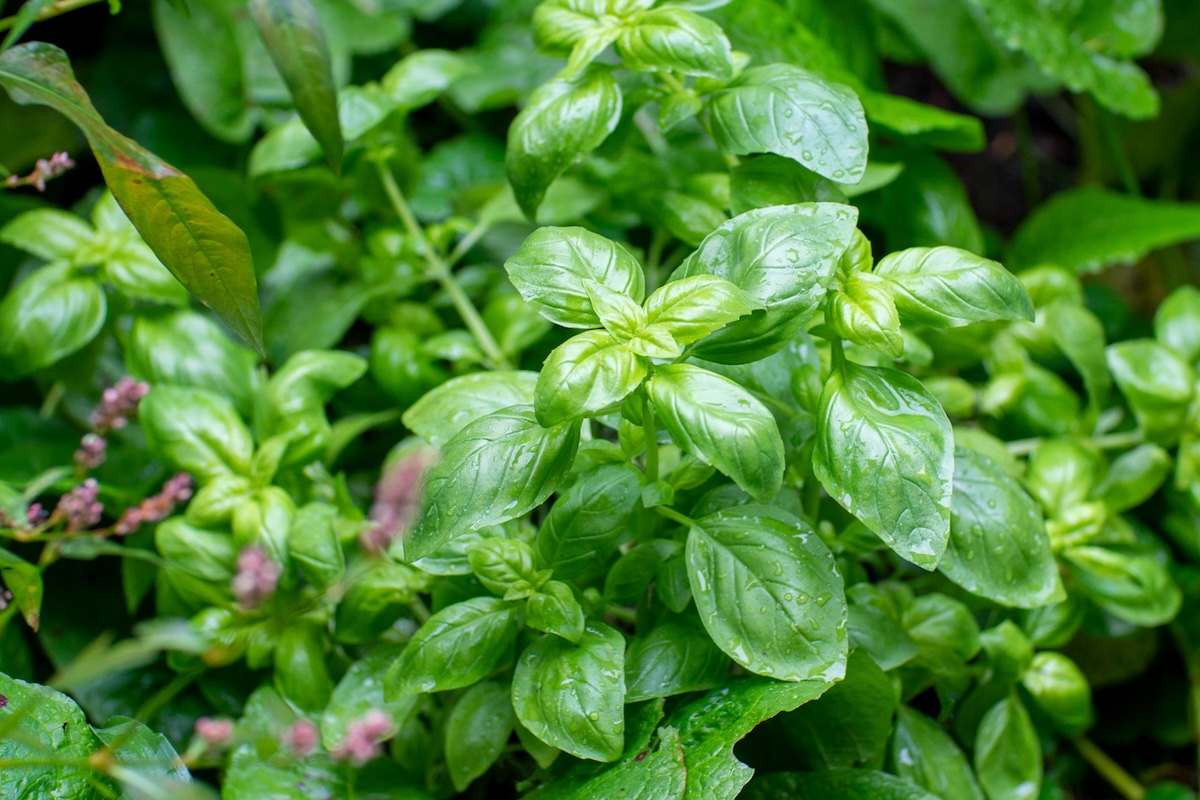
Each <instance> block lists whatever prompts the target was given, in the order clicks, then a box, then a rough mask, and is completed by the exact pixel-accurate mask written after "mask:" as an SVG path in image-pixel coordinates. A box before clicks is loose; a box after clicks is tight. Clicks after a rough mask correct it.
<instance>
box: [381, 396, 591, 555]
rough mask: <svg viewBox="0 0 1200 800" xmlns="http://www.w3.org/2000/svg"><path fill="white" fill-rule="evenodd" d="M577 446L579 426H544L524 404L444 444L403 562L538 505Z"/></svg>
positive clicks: (470, 427) (428, 477) (427, 483)
mask: <svg viewBox="0 0 1200 800" xmlns="http://www.w3.org/2000/svg"><path fill="white" fill-rule="evenodd" d="M578 445H579V425H578V423H564V424H561V425H555V426H554V427H552V428H543V427H542V426H541V425H539V424H538V421H537V420H536V419H535V418H534V415H533V409H532V408H529V407H525V406H512V407H510V408H506V409H501V410H500V411H495V412H492V413H491V414H488V415H487V416H486V417H482V418H481V419H478V420H476V421H475V422H472V423H471V424H470V425H468V426H467V427H465V428H463V429H462V430H461V431H459V432H458V433H457V434H455V435H454V437H453V438H452V439H451V440H450V441H448V442H447V443H446V445H445V447H443V448H442V459H441V461H440V462H438V464H437V465H436V466H434V467H433V468H432V469H430V470H429V472H428V474H427V475H426V478H425V491H424V497H423V502H422V506H423V508H422V514H421V519H420V521H419V522H418V524H417V526H416V528H415V529H414V530H413V531H412V532H411V533H410V534H409V535H408V536H407V537H406V538H405V539H404V540H403V546H404V558H405V560H407V561H409V562H410V563H411V562H412V561H415V560H416V559H418V558H421V557H422V556H426V555H429V554H430V553H432V552H434V551H435V550H437V549H438V548H439V547H441V546H442V545H443V544H444V543H446V542H447V541H449V540H451V539H453V538H454V537H455V536H458V535H459V534H461V533H466V532H467V531H472V530H479V529H480V528H485V527H487V526H489V525H498V524H500V523H501V522H506V521H508V520H510V519H516V518H517V517H519V516H522V515H523V514H526V513H528V512H529V511H531V510H532V509H534V508H536V507H537V506H539V505H541V504H542V502H544V501H545V500H546V498H547V497H549V496H550V493H551V492H553V491H554V488H555V487H556V486H557V485H558V484H559V482H560V481H562V480H563V478H565V477H566V475H567V471H568V470H569V469H570V468H571V462H572V461H573V460H574V458H575V449H576V447H578Z"/></svg>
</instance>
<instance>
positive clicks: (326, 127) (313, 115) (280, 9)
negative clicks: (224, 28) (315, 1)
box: [249, 0, 345, 172]
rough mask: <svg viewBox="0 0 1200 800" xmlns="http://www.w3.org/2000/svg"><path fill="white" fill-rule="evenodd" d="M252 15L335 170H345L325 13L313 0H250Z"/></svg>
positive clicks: (303, 116) (303, 114) (291, 92)
mask: <svg viewBox="0 0 1200 800" xmlns="http://www.w3.org/2000/svg"><path fill="white" fill-rule="evenodd" d="M249 10H250V16H251V17H252V18H253V19H254V24H255V25H256V26H257V27H258V33H259V35H260V36H262V40H263V43H264V44H265V45H266V46H267V52H268V53H269V54H270V55H271V61H273V62H274V64H275V66H276V68H278V70H279V74H280V75H281V76H282V77H283V81H284V83H286V84H287V87H288V92H289V93H290V94H291V95H292V100H293V101H294V102H295V104H296V110H297V111H298V112H299V113H300V119H302V120H303V121H304V125H305V127H307V128H308V129H309V130H310V131H312V134H313V136H314V137H316V140H317V141H318V142H320V143H321V150H323V151H324V153H325V160H326V161H328V162H329V166H330V167H331V168H332V169H333V171H334V172H341V169H342V151H343V148H344V147H345V144H344V142H343V141H342V128H341V125H340V124H339V122H338V103H337V86H336V84H335V83H334V80H333V65H332V63H331V62H330V60H329V45H328V44H327V43H326V41H325V29H324V28H323V27H322V25H321V17H320V16H319V15H318V14H317V10H316V9H315V8H313V5H312V2H311V0H250V5H249Z"/></svg>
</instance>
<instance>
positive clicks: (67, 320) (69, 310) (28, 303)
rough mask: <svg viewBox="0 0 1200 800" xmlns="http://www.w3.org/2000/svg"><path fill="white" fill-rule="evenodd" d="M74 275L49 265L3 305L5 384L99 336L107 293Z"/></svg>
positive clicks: (0, 365)
mask: <svg viewBox="0 0 1200 800" xmlns="http://www.w3.org/2000/svg"><path fill="white" fill-rule="evenodd" d="M9 52H12V51H9ZM73 273H74V268H73V267H70V266H68V265H66V264H57V263H54V264H48V265H46V266H44V267H42V268H40V269H38V270H37V271H36V272H34V273H32V274H30V275H29V276H27V277H26V278H25V279H24V280H22V281H21V282H20V283H19V284H17V285H16V287H15V288H13V289H12V290H11V291H9V292H8V293H6V294H5V296H4V300H3V301H0V376H3V377H4V379H5V380H6V381H14V380H16V379H18V378H23V377H25V376H26V375H29V374H30V373H32V372H36V371H38V370H40V369H45V368H46V367H49V366H52V365H54V364H56V363H58V362H59V361H61V360H62V359H64V358H66V357H67V356H69V355H71V354H72V353H75V352H77V351H78V350H80V349H81V348H83V347H84V346H85V345H87V343H88V342H90V341H92V339H94V338H96V334H97V333H99V332H100V328H101V327H102V326H103V325H104V318H105V316H106V315H107V313H108V304H107V302H106V301H105V298H104V292H103V291H102V290H101V289H100V287H99V286H97V285H96V282H95V281H92V280H88V279H86V278H81V277H74V275H73Z"/></svg>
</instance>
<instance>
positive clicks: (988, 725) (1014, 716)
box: [975, 694, 1042, 800]
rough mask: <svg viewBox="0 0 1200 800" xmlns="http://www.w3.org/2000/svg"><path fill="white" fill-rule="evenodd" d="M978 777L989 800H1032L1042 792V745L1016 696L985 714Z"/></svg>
mask: <svg viewBox="0 0 1200 800" xmlns="http://www.w3.org/2000/svg"><path fill="white" fill-rule="evenodd" d="M975 774H976V775H978V776H979V783H980V785H982V786H983V790H984V792H986V793H987V796H988V798H989V800H1001V798H1004V800H1009V799H1010V798H1011V800H1032V799H1033V798H1035V797H1037V796H1038V793H1039V792H1040V791H1041V787H1042V746H1041V742H1040V741H1039V740H1038V735H1037V731H1036V730H1034V727H1033V723H1032V722H1031V721H1030V719H1029V712H1027V711H1026V710H1025V706H1023V705H1021V701H1020V700H1019V699H1017V696H1016V695H1015V694H1010V695H1009V696H1008V697H1007V698H1005V699H1004V700H1001V701H1000V702H999V703H997V704H996V705H994V706H992V707H991V709H989V710H988V712H987V713H986V714H984V715H983V720H982V721H980V723H979V732H978V733H977V734H976V736H975Z"/></svg>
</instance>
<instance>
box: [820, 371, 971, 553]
mask: <svg viewBox="0 0 1200 800" xmlns="http://www.w3.org/2000/svg"><path fill="white" fill-rule="evenodd" d="M813 470H814V472H815V473H816V475H817V479H818V480H820V482H821V484H822V485H823V486H824V487H825V491H827V492H829V494H830V496H831V497H833V499H834V500H836V501H837V502H838V503H839V504H840V505H841V506H842V508H844V509H846V510H847V511H849V512H850V513H851V514H853V515H854V516H856V517H858V518H859V519H860V520H862V522H863V524H865V525H866V526H867V528H869V529H870V530H871V531H872V532H873V533H875V534H876V535H877V536H879V537H880V538H881V539H883V540H884V541H885V542H887V544H888V546H889V547H891V548H892V549H893V550H895V551H896V552H897V553H898V554H900V555H901V556H902V557H904V558H905V559H907V560H909V561H911V562H912V563H914V564H916V565H917V566H919V567H921V568H923V569H928V570H932V569H934V568H935V567H936V566H937V565H938V562H939V561H941V558H942V554H943V553H944V552H945V550H946V543H947V541H948V538H949V534H950V495H951V490H952V483H951V481H952V478H953V474H954V436H953V434H952V432H951V430H950V420H948V419H947V418H946V414H945V412H943V411H942V408H941V406H939V405H938V403H937V400H935V399H934V398H933V396H932V395H930V394H929V391H928V390H927V389H926V388H925V387H924V386H922V385H921V383H920V381H918V380H916V379H915V378H913V377H911V376H909V375H905V374H904V373H902V372H897V371H895V370H890V369H876V368H872V367H863V366H860V365H858V364H855V363H853V362H849V361H847V362H843V366H842V367H841V368H840V369H834V371H833V372H832V373H831V374H830V376H829V379H828V380H827V381H826V383H825V391H824V392H823V393H822V394H821V409H820V414H819V417H818V423H817V441H816V448H815V450H814V451H813Z"/></svg>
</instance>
